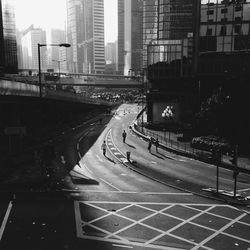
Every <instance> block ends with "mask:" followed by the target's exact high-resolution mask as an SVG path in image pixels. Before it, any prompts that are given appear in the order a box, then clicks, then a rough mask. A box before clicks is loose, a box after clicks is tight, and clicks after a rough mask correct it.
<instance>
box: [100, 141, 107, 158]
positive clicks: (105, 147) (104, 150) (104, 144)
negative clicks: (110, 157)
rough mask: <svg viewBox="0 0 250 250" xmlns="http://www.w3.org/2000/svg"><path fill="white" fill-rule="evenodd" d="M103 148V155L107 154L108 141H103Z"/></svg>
mask: <svg viewBox="0 0 250 250" xmlns="http://www.w3.org/2000/svg"><path fill="white" fill-rule="evenodd" d="M101 149H102V153H103V155H104V156H106V150H107V145H106V141H103V143H102V146H101Z"/></svg>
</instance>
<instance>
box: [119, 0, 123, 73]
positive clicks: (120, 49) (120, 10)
mask: <svg viewBox="0 0 250 250" xmlns="http://www.w3.org/2000/svg"><path fill="white" fill-rule="evenodd" d="M117 13H118V41H117V55H118V73H119V74H122V75H123V73H124V0H118V3H117Z"/></svg>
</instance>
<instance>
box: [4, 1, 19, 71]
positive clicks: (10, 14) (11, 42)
mask: <svg viewBox="0 0 250 250" xmlns="http://www.w3.org/2000/svg"><path fill="white" fill-rule="evenodd" d="M1 4H2V28H1V27H0V28H1V30H3V32H1V34H0V39H1V37H2V36H3V40H4V45H2V44H1V46H3V47H4V48H3V51H4V52H1V57H4V60H3V61H4V71H5V73H9V74H16V73H17V71H18V69H17V40H16V23H15V12H14V8H13V6H12V5H10V4H9V3H8V2H7V1H1ZM0 25H1V24H0ZM1 40H2V39H1ZM1 61H2V60H1Z"/></svg>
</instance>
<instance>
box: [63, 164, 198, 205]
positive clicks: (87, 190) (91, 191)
mask: <svg viewBox="0 0 250 250" xmlns="http://www.w3.org/2000/svg"><path fill="white" fill-rule="evenodd" d="M86 168H87V167H86ZM87 170H88V171H90V170H89V169H88V168H87ZM90 172H91V171H90ZM62 191H68V192H77V193H79V192H88V193H123V194H142V195H144V194H151V195H174V196H176V195H185V196H192V195H193V194H191V193H164V192H163V193H158V192H135V191H110V190H108V191H106V190H89V189H77V190H75V189H69V188H63V189H62ZM181 204H183V203H181Z"/></svg>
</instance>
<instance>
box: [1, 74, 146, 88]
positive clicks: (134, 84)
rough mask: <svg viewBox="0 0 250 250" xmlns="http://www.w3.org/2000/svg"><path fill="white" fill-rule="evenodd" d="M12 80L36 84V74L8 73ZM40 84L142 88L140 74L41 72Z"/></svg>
mask: <svg viewBox="0 0 250 250" xmlns="http://www.w3.org/2000/svg"><path fill="white" fill-rule="evenodd" d="M6 79H11V80H12V81H18V82H25V83H31V84H38V76H37V75H34V76H25V75H10V76H8V77H7V78H6ZM42 84H52V85H55V86H72V87H73V86H92V87H106V88H139V89H140V88H142V87H143V84H142V78H141V77H140V76H123V75H107V74H73V73H70V74H66V73H60V74H59V73H42Z"/></svg>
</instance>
